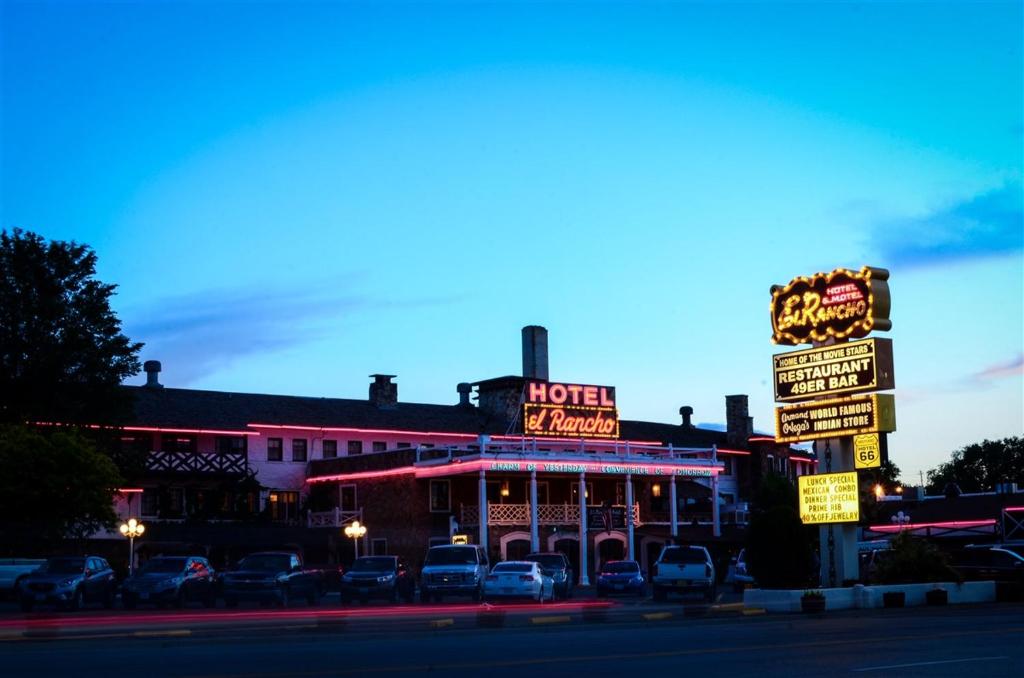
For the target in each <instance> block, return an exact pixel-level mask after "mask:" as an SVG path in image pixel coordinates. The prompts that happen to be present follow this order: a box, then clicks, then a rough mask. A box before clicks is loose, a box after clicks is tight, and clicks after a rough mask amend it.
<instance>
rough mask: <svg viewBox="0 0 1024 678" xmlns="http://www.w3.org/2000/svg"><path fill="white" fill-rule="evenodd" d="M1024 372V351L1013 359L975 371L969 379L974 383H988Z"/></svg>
mask: <svg viewBox="0 0 1024 678" xmlns="http://www.w3.org/2000/svg"><path fill="white" fill-rule="evenodd" d="M1022 374H1024V353H1019V354H1018V355H1017V357H1016V358H1014V359H1013V360H1010V361H1007V362H1005V363H997V364H995V365H990V366H988V367H986V368H985V369H983V370H980V371H978V372H975V373H974V374H972V375H970V377H969V378H968V381H969V382H971V383H974V384H987V383H989V382H993V381H997V380H999V379H1005V378H1007V377H1012V376H1018V375H1022Z"/></svg>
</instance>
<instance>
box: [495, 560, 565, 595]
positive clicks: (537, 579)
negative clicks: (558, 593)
mask: <svg viewBox="0 0 1024 678" xmlns="http://www.w3.org/2000/svg"><path fill="white" fill-rule="evenodd" d="M484 597H485V598H486V599H487V600H494V599H495V598H529V599H530V600H535V601H537V602H538V603H540V602H544V601H546V600H554V599H555V583H554V581H552V579H551V577H549V576H547V575H545V574H544V573H543V572H542V571H541V569H540V564H538V563H536V562H533V561H529V560H507V561H505V562H502V563H498V564H497V565H495V566H494V569H493V570H491V573H490V574H489V575H487V577H486V579H485V580H484Z"/></svg>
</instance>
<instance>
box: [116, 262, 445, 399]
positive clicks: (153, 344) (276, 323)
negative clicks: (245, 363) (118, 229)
mask: <svg viewBox="0 0 1024 678" xmlns="http://www.w3.org/2000/svg"><path fill="white" fill-rule="evenodd" d="M348 287H350V285H346V284H344V283H338V282H337V281H332V282H326V283H323V284H319V285H307V286H303V287H302V288H293V289H289V288H281V287H277V288H272V287H268V288H262V289H254V288H246V289H211V290H204V291H202V292H196V293H190V294H185V295H180V296H176V297H169V298H164V299H159V300H157V301H155V302H153V303H152V304H149V305H147V306H145V307H140V308H135V309H130V310H129V311H128V312H126V313H125V329H126V331H127V333H128V335H129V336H130V337H132V338H133V339H136V340H139V341H143V342H145V344H146V347H145V349H144V350H143V353H144V357H146V358H157V359H160V360H163V361H165V362H166V363H168V364H173V365H174V374H175V382H176V383H180V384H182V385H187V384H189V383H192V382H194V381H196V380H197V379H199V378H200V377H204V376H208V375H209V374H211V373H212V372H215V371H217V370H219V369H223V368H224V367H226V366H228V365H230V364H231V363H233V362H235V361H237V360H239V359H242V358H244V357H247V356H251V355H254V354H266V353H274V352H278V351H281V350H284V349H287V348H291V347H294V346H298V345H301V344H305V343H308V342H312V341H316V340H318V339H321V338H323V337H325V336H327V335H328V333H331V332H336V331H337V326H338V323H339V322H340V321H344V320H345V319H347V318H349V317H351V316H353V315H355V314H358V313H363V312H371V311H379V310H382V309H389V308H407V307H418V306H428V305H435V304H442V303H449V302H451V301H453V299H411V300H401V301H395V300H386V299H376V298H373V297H371V296H368V295H364V294H356V293H348V292H345V291H344V290H345V289H347V288H348Z"/></svg>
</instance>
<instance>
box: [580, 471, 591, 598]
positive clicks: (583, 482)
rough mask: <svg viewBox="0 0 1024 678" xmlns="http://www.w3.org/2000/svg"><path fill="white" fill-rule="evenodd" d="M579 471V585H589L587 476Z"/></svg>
mask: <svg viewBox="0 0 1024 678" xmlns="http://www.w3.org/2000/svg"><path fill="white" fill-rule="evenodd" d="M586 475H587V474H586V473H580V586H590V577H589V576H587V569H588V568H587V477H586Z"/></svg>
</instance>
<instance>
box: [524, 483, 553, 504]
mask: <svg viewBox="0 0 1024 678" xmlns="http://www.w3.org/2000/svg"><path fill="white" fill-rule="evenodd" d="M525 485H526V488H525V491H524V493H523V496H524V497H526V503H527V504H529V503H530V481H529V480H527V481H526V483H525ZM547 503H549V502H548V481H546V480H538V481H537V505H538V506H540V505H541V504H547Z"/></svg>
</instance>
